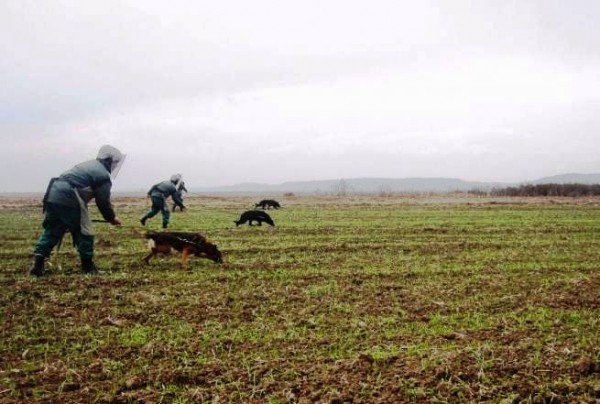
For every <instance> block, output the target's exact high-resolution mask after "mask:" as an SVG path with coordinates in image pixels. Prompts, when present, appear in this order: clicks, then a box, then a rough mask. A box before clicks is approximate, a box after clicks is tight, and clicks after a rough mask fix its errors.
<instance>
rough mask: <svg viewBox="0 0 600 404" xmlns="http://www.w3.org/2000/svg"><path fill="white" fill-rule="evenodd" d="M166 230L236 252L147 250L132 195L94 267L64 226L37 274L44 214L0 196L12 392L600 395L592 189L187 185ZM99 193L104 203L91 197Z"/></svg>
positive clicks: (1, 277)
mask: <svg viewBox="0 0 600 404" xmlns="http://www.w3.org/2000/svg"><path fill="white" fill-rule="evenodd" d="M186 202H187V204H188V206H189V207H190V209H189V210H188V211H187V212H185V213H175V214H174V215H173V222H172V224H173V226H172V227H173V228H174V229H176V230H182V231H200V232H202V233H203V234H204V235H206V236H207V238H208V239H209V240H211V241H213V242H214V243H216V244H217V245H218V246H219V248H220V249H221V250H222V252H223V254H224V257H225V261H226V263H225V264H223V265H216V264H214V263H212V262H210V261H208V260H202V259H197V258H193V259H192V260H191V261H190V270H189V271H188V270H184V269H183V268H181V267H180V260H179V257H178V256H177V255H170V256H164V257H160V258H156V259H155V260H153V262H152V263H151V264H150V265H143V264H142V262H141V259H142V258H143V256H144V255H145V254H146V248H147V247H146V240H145V239H144V237H143V235H144V232H145V231H147V230H150V229H152V230H157V229H158V227H159V226H160V220H159V219H155V220H154V221H149V222H148V225H147V226H148V228H142V227H141V226H139V223H138V221H137V218H138V217H139V215H140V214H141V213H142V212H143V211H144V210H146V209H147V207H146V206H145V205H144V203H145V202H144V200H143V199H142V198H134V197H130V198H120V199H117V200H116V208H117V211H118V212H119V215H120V217H121V218H122V219H123V221H124V223H125V225H124V226H123V227H122V228H113V227H108V226H100V225H98V226H96V227H97V229H96V230H97V237H96V250H97V257H96V261H97V264H98V265H99V266H100V267H101V269H104V270H106V271H107V273H106V274H105V275H102V276H98V277H89V276H82V275H81V274H80V273H79V260H78V258H77V254H76V253H75V252H74V251H73V249H72V247H71V245H70V239H69V237H68V236H67V237H66V239H65V242H64V243H63V247H62V249H61V250H60V251H58V252H56V253H55V254H54V255H53V257H52V258H51V261H52V263H53V267H52V268H51V275H50V276H47V277H43V278H40V279H34V278H30V277H29V276H28V274H27V269H28V267H29V265H30V264H31V251H32V248H33V244H34V242H35V239H36V237H37V235H38V234H39V231H40V224H41V214H40V211H39V206H38V203H37V202H36V201H34V200H27V199H22V200H13V199H11V200H7V201H5V203H4V204H3V206H5V208H2V210H0V226H2V229H3V234H2V235H0V241H1V242H2V245H3V248H2V250H1V251H0V283H1V285H0V287H1V288H2V289H1V290H2V291H3V292H2V293H1V294H0V320H1V321H2V323H3V327H2V328H1V329H0V357H1V358H2V359H1V360H0V402H24V401H27V402H48V401H55V402H59V401H60V402H66V403H68V402H81V401H88V402H94V401H125V402H136V401H147V402H160V401H163V402H222V401H231V402H249V401H255V402H273V403H276V402H290V401H292V402H296V401H304V402H330V401H340V402H344V401H349V400H350V399H353V400H355V401H356V400H358V401H360V400H362V401H380V402H398V401H400V402H401V401H422V402H480V401H491V402H502V401H503V400H504V401H506V400H509V401H511V402H513V401H525V402H527V400H533V399H534V398H535V397H539V398H538V400H540V399H545V400H551V399H555V400H557V399H562V400H563V401H566V402H593V400H595V399H596V398H597V391H598V385H597V376H598V369H600V351H599V348H598V347H599V346H600V340H599V335H600V333H599V332H598V329H599V325H600V323H599V321H600V320H599V318H600V307H599V303H598V302H599V301H600V296H599V293H600V292H599V291H600V274H599V273H598V270H597V262H599V261H600V248H598V247H599V246H600V233H599V232H598V231H597V223H598V222H599V220H600V203H598V202H599V200H598V199H562V200H560V203H549V201H548V200H544V199H527V200H523V199H500V200H497V199H486V198H473V199H469V198H460V197H458V198H449V197H436V196H430V197H410V196H398V197H376V196H349V197H345V198H337V197H335V198H334V197H327V196H322V197H297V196H296V197H293V198H290V200H288V201H282V202H283V204H284V206H285V208H284V209H281V210H278V211H271V214H272V216H273V218H274V220H275V222H276V224H277V227H276V228H274V229H273V228H269V227H266V226H262V227H248V226H243V227H238V228H236V227H235V225H234V224H233V220H234V219H236V218H237V216H239V213H241V212H242V211H244V210H246V209H248V208H249V207H251V206H253V203H254V202H256V201H254V200H252V199H250V198H245V197H227V198H220V197H189V198H188V199H187V201H186ZM92 209H94V208H92Z"/></svg>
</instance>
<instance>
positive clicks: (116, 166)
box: [110, 154, 127, 180]
mask: <svg viewBox="0 0 600 404" xmlns="http://www.w3.org/2000/svg"><path fill="white" fill-rule="evenodd" d="M126 157H127V155H126V154H121V159H119V160H114V159H113V161H112V163H111V165H110V178H112V179H113V180H114V179H115V178H117V175H118V174H119V171H120V170H121V167H122V166H123V163H124V162H125V158H126Z"/></svg>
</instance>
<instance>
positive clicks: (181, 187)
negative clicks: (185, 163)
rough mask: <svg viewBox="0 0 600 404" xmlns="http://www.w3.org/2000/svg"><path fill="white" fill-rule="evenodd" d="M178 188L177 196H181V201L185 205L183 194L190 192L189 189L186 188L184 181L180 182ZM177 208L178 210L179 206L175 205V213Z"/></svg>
mask: <svg viewBox="0 0 600 404" xmlns="http://www.w3.org/2000/svg"><path fill="white" fill-rule="evenodd" d="M176 187H177V195H178V196H179V199H181V202H182V203H183V193H184V192H186V193H187V192H188V190H187V188H186V187H185V183H184V182H183V181H180V182H179V185H177V186H176ZM176 208H177V204H176V203H174V204H173V212H175V209H176ZM179 209H181V208H179Z"/></svg>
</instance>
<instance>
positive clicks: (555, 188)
mask: <svg viewBox="0 0 600 404" xmlns="http://www.w3.org/2000/svg"><path fill="white" fill-rule="evenodd" d="M489 194H490V195H492V196H570V197H578V196H597V195H600V184H536V185H533V184H527V185H521V186H518V187H506V188H494V189H492V190H491V191H490V192H489Z"/></svg>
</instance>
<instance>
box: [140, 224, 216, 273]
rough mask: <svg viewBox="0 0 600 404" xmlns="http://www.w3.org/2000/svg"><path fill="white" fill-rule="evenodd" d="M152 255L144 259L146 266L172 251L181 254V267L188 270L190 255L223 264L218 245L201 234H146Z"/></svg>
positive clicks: (172, 232) (171, 232)
mask: <svg viewBox="0 0 600 404" xmlns="http://www.w3.org/2000/svg"><path fill="white" fill-rule="evenodd" d="M146 238H147V239H149V240H148V247H150V254H148V255H147V256H146V257H145V258H144V262H145V263H146V264H148V263H150V258H152V257H154V256H155V255H157V254H158V253H163V254H169V253H170V252H171V250H176V251H179V252H180V253H181V265H182V266H183V267H184V268H187V261H188V257H189V256H190V255H195V256H196V257H200V258H207V259H209V260H212V261H214V262H216V263H218V264H220V263H222V262H223V257H222V256H221V252H220V251H219V249H218V248H217V246H216V245H214V244H212V243H210V242H209V241H208V240H206V237H204V236H203V235H202V234H200V233H184V232H174V231H165V232H149V233H146Z"/></svg>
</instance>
